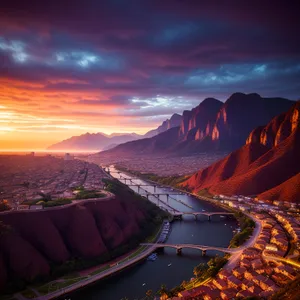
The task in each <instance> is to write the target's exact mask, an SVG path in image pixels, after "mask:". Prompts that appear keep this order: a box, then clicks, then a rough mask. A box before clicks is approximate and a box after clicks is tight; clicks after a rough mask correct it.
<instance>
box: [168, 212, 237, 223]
mask: <svg viewBox="0 0 300 300" xmlns="http://www.w3.org/2000/svg"><path fill="white" fill-rule="evenodd" d="M183 215H190V216H194V217H195V219H197V216H207V218H208V221H210V220H211V216H215V215H219V216H230V215H234V213H232V212H226V211H215V212H213V211H201V212H195V211H188V212H174V213H173V216H174V218H178V219H182V216H183Z"/></svg>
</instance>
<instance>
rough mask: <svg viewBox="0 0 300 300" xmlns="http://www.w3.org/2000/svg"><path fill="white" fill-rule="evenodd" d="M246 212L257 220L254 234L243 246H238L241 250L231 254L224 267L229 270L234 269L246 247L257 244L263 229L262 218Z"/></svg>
mask: <svg viewBox="0 0 300 300" xmlns="http://www.w3.org/2000/svg"><path fill="white" fill-rule="evenodd" d="M244 214H245V215H247V216H248V217H249V218H251V219H252V220H253V221H254V222H255V228H254V230H253V233H252V236H251V237H250V238H249V239H248V240H247V241H246V242H245V243H244V244H243V245H242V246H241V247H239V248H238V249H239V251H238V252H236V253H234V254H233V255H231V256H230V258H229V261H228V263H227V264H226V265H225V267H224V268H223V269H226V270H227V271H231V270H232V269H234V267H235V266H236V265H237V263H238V262H239V260H240V258H241V255H242V253H243V251H244V250H245V249H247V248H249V247H253V245H254V244H255V242H256V240H257V238H258V236H259V235H260V233H261V230H262V222H261V220H259V219H256V218H255V217H254V216H252V215H251V214H248V213H245V212H244Z"/></svg>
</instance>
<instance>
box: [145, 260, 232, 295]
mask: <svg viewBox="0 0 300 300" xmlns="http://www.w3.org/2000/svg"><path fill="white" fill-rule="evenodd" d="M227 261H228V259H227V256H218V255H217V256H215V257H213V258H211V259H210V260H209V261H208V263H207V264H203V263H201V264H199V265H197V266H196V267H195V268H194V271H193V272H194V275H195V276H196V279H194V280H193V282H186V281H183V282H182V283H181V284H180V285H178V286H176V287H174V288H172V289H168V288H167V287H166V285H164V284H162V285H161V288H160V289H159V290H158V291H157V294H158V295H160V296H163V295H165V296H168V298H169V297H177V295H178V293H179V292H181V291H184V290H186V289H191V288H193V287H194V284H195V283H198V282H202V281H204V280H207V279H209V278H212V277H215V276H216V275H217V274H218V272H219V270H220V269H221V268H222V267H223V266H224V265H225V264H226V263H227ZM146 297H147V294H146ZM145 299H148V298H145Z"/></svg>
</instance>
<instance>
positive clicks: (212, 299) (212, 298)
mask: <svg viewBox="0 0 300 300" xmlns="http://www.w3.org/2000/svg"><path fill="white" fill-rule="evenodd" d="M219 298H220V291H219V290H218V289H213V290H211V291H210V292H208V293H207V294H205V295H203V299H204V300H216V299H219Z"/></svg>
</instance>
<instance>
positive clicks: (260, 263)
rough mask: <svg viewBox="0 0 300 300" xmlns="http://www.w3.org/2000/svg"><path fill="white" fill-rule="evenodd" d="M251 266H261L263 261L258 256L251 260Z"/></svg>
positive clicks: (256, 267)
mask: <svg viewBox="0 0 300 300" xmlns="http://www.w3.org/2000/svg"><path fill="white" fill-rule="evenodd" d="M251 267H252V269H253V270H255V269H259V268H262V267H263V263H262V261H261V259H260V258H257V259H255V260H253V261H252V262H251Z"/></svg>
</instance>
